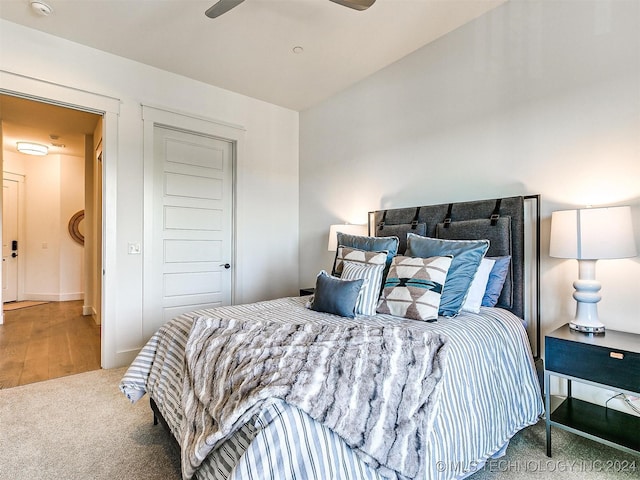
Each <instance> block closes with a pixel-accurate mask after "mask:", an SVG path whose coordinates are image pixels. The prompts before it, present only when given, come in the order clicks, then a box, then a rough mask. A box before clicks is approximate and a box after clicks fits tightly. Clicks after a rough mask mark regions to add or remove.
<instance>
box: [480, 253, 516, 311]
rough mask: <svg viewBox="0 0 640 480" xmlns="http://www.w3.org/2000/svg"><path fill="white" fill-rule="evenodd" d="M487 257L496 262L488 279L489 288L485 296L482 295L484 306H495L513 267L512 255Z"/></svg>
mask: <svg viewBox="0 0 640 480" xmlns="http://www.w3.org/2000/svg"><path fill="white" fill-rule="evenodd" d="M487 258H491V259H492V260H495V261H496V263H494V264H493V268H492V269H491V273H490V274H489V280H487V288H486V289H485V291H484V297H482V306H483V307H495V306H496V305H497V304H498V299H499V298H500V294H501V293H502V287H504V282H505V280H506V278H507V274H508V273H509V268H510V267H511V256H510V255H507V256H504V257H487Z"/></svg>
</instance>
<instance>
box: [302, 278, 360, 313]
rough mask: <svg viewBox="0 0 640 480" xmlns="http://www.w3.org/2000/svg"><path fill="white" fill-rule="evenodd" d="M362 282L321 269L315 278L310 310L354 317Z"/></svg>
mask: <svg viewBox="0 0 640 480" xmlns="http://www.w3.org/2000/svg"><path fill="white" fill-rule="evenodd" d="M364 282H365V281H364V280H363V279H358V280H341V279H339V278H336V277H332V276H331V275H329V274H328V273H327V272H325V271H324V270H322V271H321V272H320V273H319V274H318V276H317V278H316V290H315V292H314V295H313V302H312V303H311V310H315V311H316V312H325V313H333V314H334V315H340V316H341V317H349V318H353V317H355V316H356V303H357V302H358V296H359V295H360V288H362V284H363V283H364Z"/></svg>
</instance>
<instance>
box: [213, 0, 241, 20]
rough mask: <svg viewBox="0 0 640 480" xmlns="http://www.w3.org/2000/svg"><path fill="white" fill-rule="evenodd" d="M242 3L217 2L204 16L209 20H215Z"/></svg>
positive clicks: (221, 0) (232, 0) (230, 0)
mask: <svg viewBox="0 0 640 480" xmlns="http://www.w3.org/2000/svg"><path fill="white" fill-rule="evenodd" d="M242 2H244V0H218V1H217V2H216V3H215V4H214V5H212V6H211V7H209V8H208V9H207V11H206V12H204V14H205V15H206V16H207V17H209V18H216V17H219V16H220V15H222V14H223V13H226V12H228V11H229V10H231V9H232V8H233V7H236V6H238V5H240V4H241V3H242Z"/></svg>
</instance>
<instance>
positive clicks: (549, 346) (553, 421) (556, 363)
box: [544, 324, 640, 457]
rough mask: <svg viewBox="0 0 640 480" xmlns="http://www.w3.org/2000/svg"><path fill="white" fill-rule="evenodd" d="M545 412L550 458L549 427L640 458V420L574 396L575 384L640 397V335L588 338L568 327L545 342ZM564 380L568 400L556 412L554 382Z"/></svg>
mask: <svg viewBox="0 0 640 480" xmlns="http://www.w3.org/2000/svg"><path fill="white" fill-rule="evenodd" d="M544 351H545V364H546V366H545V370H544V384H545V388H544V391H545V395H544V398H545V410H546V427H547V456H548V457H550V456H551V427H552V426H553V427H557V428H562V429H564V430H568V431H570V432H573V433H575V434H577V435H582V436H583V437H587V438H590V439H592V440H595V441H597V442H601V443H604V444H606V445H609V446H612V447H616V448H619V449H621V450H624V451H626V452H631V453H639V452H640V435H639V434H638V432H640V417H637V416H635V415H630V414H628V413H624V412H619V411H617V410H613V409H610V408H605V407H603V406H600V405H595V404H593V403H590V402H585V401H583V400H579V399H577V398H573V397H572V396H571V382H573V381H577V382H580V383H585V384H588V385H594V386H596V387H603V388H607V389H609V390H614V391H615V392H619V393H625V394H628V395H633V396H640V393H639V392H640V335H637V334H633V333H625V332H617V331H615V330H607V331H606V332H605V333H604V335H592V334H584V333H581V332H575V331H573V330H571V329H569V325H568V324H567V325H564V326H562V327H560V328H558V329H557V330H554V331H553V332H551V333H549V334H547V335H546V336H545V347H544ZM552 375H553V376H556V377H561V378H565V379H567V381H568V384H567V390H568V391H567V395H568V396H567V398H566V399H564V401H562V403H560V404H559V405H558V406H557V407H556V408H555V409H553V410H552V405H551V395H550V393H549V379H550V377H551V376H552Z"/></svg>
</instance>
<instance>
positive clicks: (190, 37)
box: [0, 0, 506, 111]
mask: <svg viewBox="0 0 640 480" xmlns="http://www.w3.org/2000/svg"><path fill="white" fill-rule="evenodd" d="M42 1H44V2H46V3H47V4H48V5H50V6H51V8H52V9H53V13H51V14H50V15H48V16H43V15H41V14H39V13H37V12H36V11H34V10H33V9H32V8H31V6H30V4H31V2H30V0H0V18H3V19H5V20H8V21H11V22H14V23H18V24H21V25H24V26H26V27H30V28H34V29H36V30H41V31H43V32H47V33H50V34H52V35H55V36H58V37H62V38H65V39H68V40H71V41H74V42H77V43H81V44H84V45H88V46H90V47H94V48H97V49H100V50H103V51H106V52H110V53H113V54H115V55H119V56H122V57H126V58H129V59H132V60H136V61H138V62H142V63H145V64H147V65H151V66H154V67H157V68H161V69H163V70H167V71H170V72H174V73H177V74H180V75H184V76H186V77H190V78H192V79H196V80H200V81H202V82H205V83H208V84H211V85H216V86H218V87H221V88H224V89H227V90H231V91H234V92H238V93H241V94H244V95H248V96H250V97H254V98H257V99H261V100H264V101H266V102H270V103H273V104H276V105H281V106H283V107H286V108H290V109H293V110H297V111H302V110H304V109H307V108H309V107H311V106H313V105H315V104H317V103H319V102H321V101H322V100H324V99H326V98H328V97H330V96H331V95H333V94H335V93H337V92H339V91H341V90H343V89H345V88H347V87H348V86H350V85H352V84H354V83H356V82H358V81H359V80H361V79H363V78H365V77H367V76H369V75H371V74H372V73H374V72H376V71H378V70H380V69H381V68H384V67H385V66H387V65H389V64H391V63H393V62H395V61H396V60H398V59H400V58H402V57H404V56H405V55H407V54H409V53H411V52H413V51H414V50H416V49H418V48H420V47H422V46H423V45H425V44H427V43H429V42H432V41H434V40H435V39H437V38H439V37H440V36H442V35H444V34H446V33H448V32H450V31H451V30H453V29H455V28H458V27H459V26H461V25H463V24H465V23H467V22H469V21H470V20H472V19H474V18H476V17H478V16H480V15H482V14H483V13H485V12H487V11H489V10H491V9H492V8H495V7H496V6H498V5H500V4H502V3H504V2H505V1H506V0H377V2H376V3H375V4H374V5H373V6H372V7H371V8H369V9H368V10H365V11H356V10H353V9H350V8H346V7H343V6H341V5H338V4H336V3H333V2H330V1H329V0H246V1H245V2H244V3H241V4H240V5H238V6H237V7H236V8H234V9H232V10H230V11H229V12H227V13H225V14H224V15H222V16H220V17H218V18H215V19H210V18H208V17H206V16H205V14H204V12H205V10H206V9H207V8H209V7H210V6H211V5H212V4H213V3H215V2H216V1H217V0H144V1H142V0H42ZM295 47H302V49H303V51H302V53H294V51H293V50H294V48H295Z"/></svg>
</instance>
